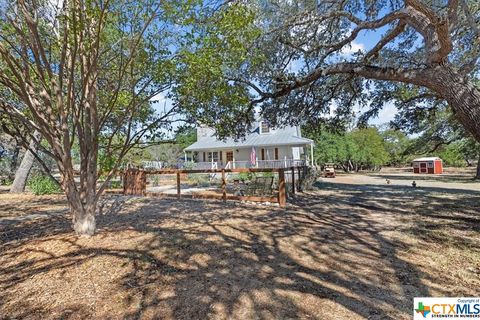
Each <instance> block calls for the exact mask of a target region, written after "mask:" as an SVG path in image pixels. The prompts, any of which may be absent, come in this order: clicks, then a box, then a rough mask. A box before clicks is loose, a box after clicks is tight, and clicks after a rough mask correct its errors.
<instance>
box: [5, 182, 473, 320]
mask: <svg viewBox="0 0 480 320" xmlns="http://www.w3.org/2000/svg"><path fill="white" fill-rule="evenodd" d="M359 179H361V177H360V178H359ZM317 187H318V190H316V191H312V192H310V193H308V194H304V195H302V196H299V197H297V198H296V199H295V200H294V201H293V203H291V204H289V205H288V207H287V208H286V209H282V208H278V207H268V206H257V205H250V204H242V203H227V204H224V203H222V202H215V201H205V202H202V201H198V200H181V201H177V200H161V199H148V198H127V197H122V196H117V197H115V196H110V197H109V198H106V199H105V200H104V205H103V208H102V213H101V214H100V215H99V216H98V228H99V230H98V233H97V235H95V236H94V237H92V238H77V237H75V236H74V234H73V233H72V231H71V228H70V218H69V217H68V215H67V214H65V207H64V203H63V200H62V198H61V197H60V196H53V197H51V198H49V197H33V196H31V195H25V196H16V197H14V198H12V197H11V196H10V195H8V194H0V212H1V214H0V245H1V247H0V252H1V254H0V318H6V319H7V318H26V319H86V318H90V319H91V318H96V319H105V318H109V319H124V318H126V319H158V318H161V319H206V318H211V319H285V318H287V319H289V318H303V319H363V318H370V319H388V318H395V319H410V318H411V317H412V313H413V297H415V296H479V295H480V216H479V206H480V192H479V191H476V190H472V189H468V188H465V189H461V188H456V189H450V188H448V185H447V184H444V185H438V186H430V185H429V186H428V187H420V188H417V189H413V188H411V187H409V186H407V185H396V184H395V183H394V182H393V183H392V184H390V185H383V184H381V183H370V182H368V183H367V184H359V183H356V182H355V181H353V182H352V181H349V180H347V179H344V180H342V177H340V178H339V179H335V180H334V179H332V180H328V181H327V182H321V183H318V184H317Z"/></svg>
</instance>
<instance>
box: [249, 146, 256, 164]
mask: <svg viewBox="0 0 480 320" xmlns="http://www.w3.org/2000/svg"><path fill="white" fill-rule="evenodd" d="M250 163H251V164H252V166H256V165H257V152H256V151H255V147H252V151H251V152H250Z"/></svg>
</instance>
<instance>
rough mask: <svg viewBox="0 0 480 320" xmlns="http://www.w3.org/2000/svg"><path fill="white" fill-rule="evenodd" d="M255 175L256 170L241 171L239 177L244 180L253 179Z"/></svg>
mask: <svg viewBox="0 0 480 320" xmlns="http://www.w3.org/2000/svg"><path fill="white" fill-rule="evenodd" d="M255 177H256V175H255V172H240V173H239V174H238V179H240V180H241V181H244V182H248V181H252V180H253V179H255Z"/></svg>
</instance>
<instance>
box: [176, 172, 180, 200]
mask: <svg viewBox="0 0 480 320" xmlns="http://www.w3.org/2000/svg"><path fill="white" fill-rule="evenodd" d="M177 198H179V199H180V172H179V171H178V170H177Z"/></svg>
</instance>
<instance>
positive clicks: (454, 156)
mask: <svg viewBox="0 0 480 320" xmlns="http://www.w3.org/2000/svg"><path fill="white" fill-rule="evenodd" d="M439 157H440V158H442V160H443V163H444V164H445V165H446V166H451V167H464V166H465V165H466V161H465V157H464V155H463V153H462V150H461V143H459V142H457V143H452V144H450V145H447V146H446V147H444V148H443V150H442V151H441V152H440V153H439Z"/></svg>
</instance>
